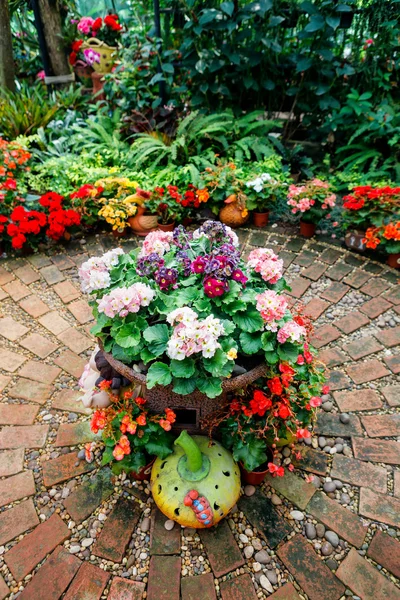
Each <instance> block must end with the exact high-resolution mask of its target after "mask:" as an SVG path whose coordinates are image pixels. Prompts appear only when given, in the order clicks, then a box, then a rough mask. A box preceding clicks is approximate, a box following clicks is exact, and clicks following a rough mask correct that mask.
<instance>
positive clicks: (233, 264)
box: [191, 245, 247, 298]
mask: <svg viewBox="0 0 400 600" xmlns="http://www.w3.org/2000/svg"><path fill="white" fill-rule="evenodd" d="M224 246H229V245H224ZM221 249H222V247H220V248H218V249H217V250H216V251H217V252H220V251H221ZM225 250H227V251H229V248H227V247H225ZM238 263H239V253H238V252H237V251H236V250H235V249H234V248H233V252H231V253H230V255H229V256H226V255H225V254H216V255H215V254H206V255H205V256H198V257H197V258H195V260H194V261H193V262H192V264H191V270H192V272H193V273H197V274H203V273H204V275H205V278H204V281H203V286H204V291H205V293H206V295H207V296H208V297H209V298H215V297H216V296H222V294H224V293H225V292H227V291H229V283H228V279H233V280H234V281H237V282H238V283H241V284H242V285H245V284H246V281H247V277H246V275H245V274H244V273H243V271H241V269H238V268H237V265H238Z"/></svg>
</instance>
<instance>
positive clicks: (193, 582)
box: [181, 573, 217, 600]
mask: <svg viewBox="0 0 400 600" xmlns="http://www.w3.org/2000/svg"><path fill="white" fill-rule="evenodd" d="M181 596H182V600H199V598H202V600H217V595H216V593H215V586H214V577H213V575H212V573H206V574H205V575H196V576H195V577H183V578H182V579H181Z"/></svg>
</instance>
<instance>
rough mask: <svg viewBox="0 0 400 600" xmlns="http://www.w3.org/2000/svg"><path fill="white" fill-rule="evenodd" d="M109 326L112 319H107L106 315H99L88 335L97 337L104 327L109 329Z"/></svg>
mask: <svg viewBox="0 0 400 600" xmlns="http://www.w3.org/2000/svg"><path fill="white" fill-rule="evenodd" d="M110 325H112V319H110V318H109V317H107V315H105V314H104V313H99V315H98V317H97V319H96V324H95V325H93V327H92V328H91V330H90V333H91V334H92V335H95V336H97V335H99V334H100V333H101V332H102V330H103V329H104V328H105V327H110Z"/></svg>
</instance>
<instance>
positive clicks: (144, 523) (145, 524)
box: [140, 517, 150, 533]
mask: <svg viewBox="0 0 400 600" xmlns="http://www.w3.org/2000/svg"><path fill="white" fill-rule="evenodd" d="M149 529H150V519H149V517H145V518H144V519H143V521H142V522H141V523H140V530H141V531H143V532H144V533H146V531H149Z"/></svg>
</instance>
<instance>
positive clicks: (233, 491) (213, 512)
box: [150, 431, 240, 528]
mask: <svg viewBox="0 0 400 600" xmlns="http://www.w3.org/2000/svg"><path fill="white" fill-rule="evenodd" d="M150 481H151V491H152V494H153V498H154V500H155V503H156V504H157V506H158V508H159V509H160V510H161V512H163V513H164V515H166V516H167V517H168V518H169V519H173V520H174V521H176V522H177V523H179V524H180V525H183V526H184V527H196V528H205V527H212V525H216V523H218V521H220V520H221V519H222V518H223V517H225V516H226V515H227V514H228V513H229V511H230V510H231V508H232V507H233V506H234V505H235V504H236V501H237V500H238V498H239V494H240V472H239V467H238V465H237V464H236V463H235V461H234V460H233V458H232V455H231V453H230V452H228V451H227V450H225V448H224V447H223V446H221V444H219V443H218V442H216V441H215V440H209V438H207V437H204V436H200V435H195V436H193V437H190V436H189V434H188V433H187V432H186V431H182V432H181V434H180V436H179V437H178V439H177V440H176V441H175V450H174V452H173V454H171V455H170V456H167V458H165V459H164V460H162V459H160V458H157V460H156V462H155V463H154V466H153V469H152V471H151V480H150Z"/></svg>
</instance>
